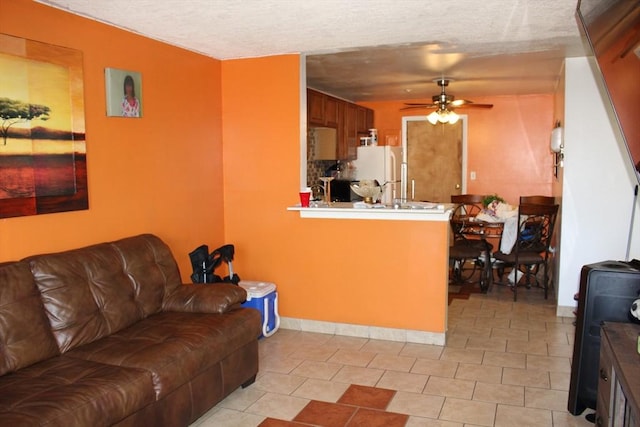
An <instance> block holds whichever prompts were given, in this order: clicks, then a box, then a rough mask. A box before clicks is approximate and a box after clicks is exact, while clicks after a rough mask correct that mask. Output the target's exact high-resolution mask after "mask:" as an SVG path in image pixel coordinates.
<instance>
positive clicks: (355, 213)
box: [287, 202, 453, 221]
mask: <svg viewBox="0 0 640 427" xmlns="http://www.w3.org/2000/svg"><path fill="white" fill-rule="evenodd" d="M287 210H289V211H298V212H300V217H301V218H333V219H378V220H394V221H449V218H450V217H451V212H452V210H453V205H452V204H449V203H447V204H437V205H436V204H433V203H421V202H407V203H404V204H402V205H401V206H398V207H395V208H394V207H393V206H384V205H365V204H364V203H362V202H360V203H348V202H335V203H331V205H330V206H327V205H326V204H325V203H320V204H317V202H316V205H314V204H312V205H311V207H308V208H303V207H301V206H300V205H299V204H298V205H296V206H290V207H288V208H287Z"/></svg>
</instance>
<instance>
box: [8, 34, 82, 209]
mask: <svg viewBox="0 0 640 427" xmlns="http://www.w3.org/2000/svg"><path fill="white" fill-rule="evenodd" d="M87 208H88V194H87V165H86V145H85V133H84V94H83V76H82V54H81V52H79V51H76V50H73V49H68V48H65V47H60V46H53V45H49V44H46V43H41V42H37V41H33V40H25V39H21V38H18V37H13V36H9V35H6V34H0V218H7V217H15V216H23V215H36V214H44V213H53V212H63V211H71V210H80V209H87Z"/></svg>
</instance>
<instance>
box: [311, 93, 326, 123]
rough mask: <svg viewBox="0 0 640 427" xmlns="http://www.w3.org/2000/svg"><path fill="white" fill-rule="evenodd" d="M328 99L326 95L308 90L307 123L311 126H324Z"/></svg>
mask: <svg viewBox="0 0 640 427" xmlns="http://www.w3.org/2000/svg"><path fill="white" fill-rule="evenodd" d="M326 97H327V96H326V95H325V94H324V93H320V92H316V91H315V90H310V89H307V122H308V123H309V124H310V125H316V126H324V121H325V120H324V117H325V111H324V103H325V99H326Z"/></svg>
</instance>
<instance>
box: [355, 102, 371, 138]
mask: <svg viewBox="0 0 640 427" xmlns="http://www.w3.org/2000/svg"><path fill="white" fill-rule="evenodd" d="M357 126H358V133H359V134H365V133H366V134H368V133H369V129H371V128H373V110H371V109H369V108H365V107H362V106H360V105H358V120H357Z"/></svg>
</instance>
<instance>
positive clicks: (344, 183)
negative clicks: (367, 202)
mask: <svg viewBox="0 0 640 427" xmlns="http://www.w3.org/2000/svg"><path fill="white" fill-rule="evenodd" d="M357 183H358V181H351V180H347V179H334V180H333V181H330V182H329V188H330V189H331V190H330V191H331V201H332V202H358V201H361V200H362V197H360V196H358V195H357V194H356V193H354V192H353V190H352V189H351V184H357Z"/></svg>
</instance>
